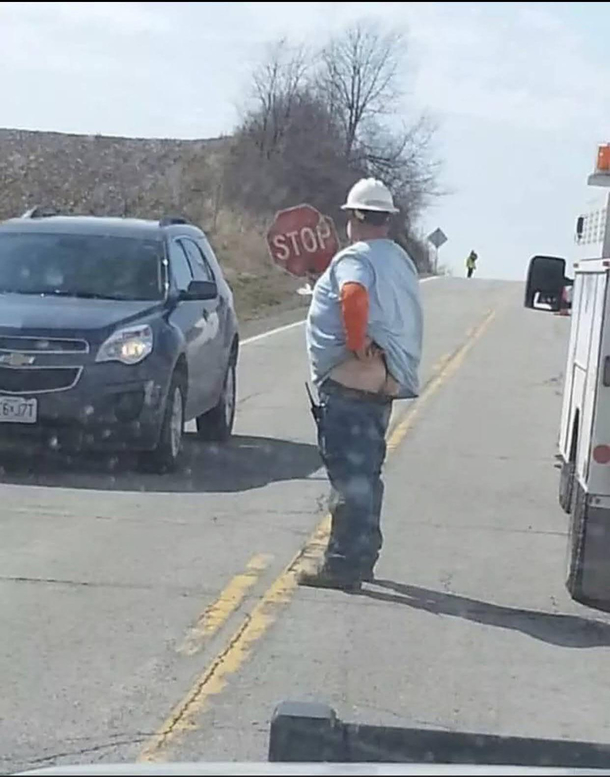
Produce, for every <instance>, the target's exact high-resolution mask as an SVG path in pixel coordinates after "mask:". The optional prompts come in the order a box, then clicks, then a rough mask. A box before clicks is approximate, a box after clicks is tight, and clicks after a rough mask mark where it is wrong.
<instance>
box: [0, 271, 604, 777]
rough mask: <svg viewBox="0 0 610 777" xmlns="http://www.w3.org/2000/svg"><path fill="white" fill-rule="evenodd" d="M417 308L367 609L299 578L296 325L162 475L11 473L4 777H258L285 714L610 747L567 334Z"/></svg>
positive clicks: (512, 306) (6, 521) (453, 303)
mask: <svg viewBox="0 0 610 777" xmlns="http://www.w3.org/2000/svg"><path fill="white" fill-rule="evenodd" d="M423 294H424V300H425V312H426V335H425V356H424V360H423V365H422V378H423V383H424V390H423V392H422V397H421V399H420V400H418V401H417V402H415V403H410V404H409V403H397V405H396V408H395V413H394V421H393V427H392V430H391V437H390V449H391V451H390V455H389V458H388V464H387V468H386V502H385V510H384V519H383V520H384V532H385V547H384V550H383V554H382V558H381V561H380V563H379V567H378V570H377V573H378V576H379V577H380V578H381V579H380V581H379V582H378V583H375V584H371V585H367V586H366V587H365V589H364V591H363V592H362V594H360V595H357V596H353V595H347V594H342V593H340V592H332V591H316V590H312V589H298V588H297V587H296V585H295V583H294V580H295V573H296V571H297V570H298V569H299V568H301V567H302V566H307V565H308V564H310V563H311V561H312V559H315V557H316V556H317V555H319V553H320V549H321V547H322V546H323V543H324V539H325V536H326V532H327V520H326V518H325V516H326V507H325V497H326V493H327V486H326V481H325V478H324V475H323V472H322V471H320V469H319V459H318V456H317V452H316V449H315V447H314V430H313V425H312V421H311V418H310V416H309V409H308V406H307V400H306V396H305V393H304V387H303V383H304V381H305V379H306V377H307V370H306V363H305V357H304V348H303V329H302V326H300V325H298V324H297V325H290V324H288V325H286V324H283V326H284V328H282V329H281V330H280V331H276V332H274V333H272V334H269V335H267V336H264V335H262V336H261V334H258V335H255V336H254V338H253V339H251V340H250V341H249V342H246V343H245V344H244V346H243V350H242V354H241V360H240V372H239V384H240V385H239V396H240V400H239V406H238V418H237V426H236V436H235V438H234V440H233V441H232V442H231V443H230V444H229V445H228V446H226V447H214V446H209V445H208V446H204V445H202V444H200V443H198V442H197V441H196V439H195V438H194V436H189V440H188V443H187V453H186V457H185V462H184V466H183V468H182V470H181V471H180V472H179V473H177V474H176V475H172V476H164V477H155V476H146V475H141V474H139V473H137V472H136V471H135V470H134V468H133V462H132V461H130V460H129V458H128V457H127V458H125V457H123V458H118V459H110V460H109V459H99V458H82V459H79V460H73V461H66V460H63V459H60V458H48V457H44V458H42V457H29V456H28V457H26V456H14V457H10V460H8V459H7V458H5V459H4V460H3V462H2V463H3V467H4V471H3V474H2V475H1V477H0V480H1V483H2V485H1V487H0V489H1V491H0V493H1V496H2V507H1V508H0V510H1V513H0V635H1V636H0V688H1V689H2V693H1V694H0V771H1V772H7V771H11V770H17V769H22V768H26V767H29V768H32V767H35V766H36V767H38V766H45V765H51V764H62V763H84V762H96V763H97V762H100V761H102V762H103V761H105V762H110V761H115V762H116V761H133V760H136V759H143V760H157V761H159V760H160V761H163V760H168V759H175V760H199V759H203V760H248V759H254V760H264V758H265V756H266V746H267V734H268V724H269V719H270V716H271V714H272V711H273V708H274V706H275V704H276V703H277V702H278V701H281V700H283V699H297V700H316V701H324V702H328V703H330V704H331V705H333V706H334V707H335V708H336V709H337V711H338V713H339V715H340V716H341V717H342V718H344V719H346V720H353V721H361V722H371V723H390V724H393V725H401V724H404V725H410V726H413V725H425V726H432V727H438V728H443V729H450V730H467V731H480V732H483V733H500V734H515V735H526V736H548V737H561V738H574V739H589V740H591V739H595V740H600V741H610V731H609V725H608V716H607V712H606V707H607V695H608V686H609V685H610V680H609V679H608V672H607V659H608V647H609V646H610V618H609V617H608V616H605V615H604V614H602V613H599V612H596V611H593V610H588V609H586V608H584V607H581V606H579V605H576V604H575V603H573V602H571V601H570V600H569V598H568V596H567V594H566V593H565V591H564V587H563V578H564V573H565V548H566V519H565V516H564V515H563V513H562V512H561V511H560V509H559V507H558V505H557V500H556V491H557V481H558V472H557V470H556V469H555V468H554V463H555V462H554V454H555V443H556V438H557V426H558V416H559V410H560V393H561V381H562V372H563V368H564V353H565V348H566V340H567V333H568V327H569V321H568V320H567V319H561V318H558V317H556V316H553V315H549V314H546V313H539V312H533V311H526V310H524V309H523V308H522V307H521V302H522V286H521V285H520V284H509V283H499V282H489V281H482V280H474V281H470V282H466V281H465V280H457V279H456V280H452V279H435V280H432V281H430V282H428V283H426V284H425V285H424V286H423ZM316 527H317V528H316ZM312 533H313V535H312ZM303 548H305V550H302V549H303Z"/></svg>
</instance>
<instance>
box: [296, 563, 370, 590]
mask: <svg viewBox="0 0 610 777" xmlns="http://www.w3.org/2000/svg"><path fill="white" fill-rule="evenodd" d="M298 582H299V585H303V586H307V587H309V588H332V589H335V590H337V591H349V592H357V591H359V590H360V587H361V583H362V581H361V580H360V578H358V577H353V576H347V575H338V574H337V573H336V572H333V571H332V570H331V569H329V568H328V567H327V566H323V567H322V568H321V569H318V570H316V571H312V572H309V571H303V572H301V573H300V574H299V576H298Z"/></svg>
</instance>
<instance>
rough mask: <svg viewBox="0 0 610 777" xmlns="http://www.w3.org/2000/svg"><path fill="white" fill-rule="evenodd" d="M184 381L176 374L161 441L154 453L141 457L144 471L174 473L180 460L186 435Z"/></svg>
mask: <svg viewBox="0 0 610 777" xmlns="http://www.w3.org/2000/svg"><path fill="white" fill-rule="evenodd" d="M184 394H185V391H184V381H183V380H182V379H181V378H180V375H179V374H178V373H176V372H175V373H174V374H173V376H172V380H171V383H170V386H169V390H168V392H167V398H166V400H165V408H164V411H163V421H162V422H161V431H160V433H159V441H158V443H157V446H156V447H155V448H154V449H153V450H152V451H144V452H143V453H142V454H141V455H140V464H141V467H142V469H143V470H144V471H146V472H154V473H157V474H163V473H166V472H173V471H174V470H175V469H176V467H177V465H178V462H179V460H180V454H181V452H182V442H183V434H184V406H185V396H184Z"/></svg>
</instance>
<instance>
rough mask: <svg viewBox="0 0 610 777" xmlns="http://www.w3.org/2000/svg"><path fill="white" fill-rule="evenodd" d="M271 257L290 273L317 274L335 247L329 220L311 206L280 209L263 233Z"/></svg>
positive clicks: (334, 232) (333, 253)
mask: <svg viewBox="0 0 610 777" xmlns="http://www.w3.org/2000/svg"><path fill="white" fill-rule="evenodd" d="M267 245H268V246H269V251H270V253H271V258H272V259H273V261H274V262H275V264H277V265H278V266H279V267H281V268H282V269H284V270H287V271H288V272H289V273H290V274H291V275H298V276H304V275H310V274H313V275H319V274H320V273H323V272H324V270H325V269H326V268H327V267H328V265H329V264H330V260H331V259H332V258H333V256H334V255H335V254H336V253H337V251H338V250H339V238H338V237H337V231H336V229H335V225H334V223H333V220H332V219H331V218H330V217H328V216H323V215H322V214H321V213H320V212H319V211H317V210H316V209H315V208H314V207H312V206H311V205H297V206H296V208H287V209H286V210H281V211H280V212H279V213H278V214H277V215H276V217H275V220H274V222H273V224H272V225H271V227H270V228H269V231H268V232H267Z"/></svg>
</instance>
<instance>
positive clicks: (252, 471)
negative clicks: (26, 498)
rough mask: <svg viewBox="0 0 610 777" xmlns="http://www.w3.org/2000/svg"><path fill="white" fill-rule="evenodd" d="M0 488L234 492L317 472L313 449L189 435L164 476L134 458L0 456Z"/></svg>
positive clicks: (240, 438)
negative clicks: (141, 466) (147, 471)
mask: <svg viewBox="0 0 610 777" xmlns="http://www.w3.org/2000/svg"><path fill="white" fill-rule="evenodd" d="M0 462H1V467H0V483H10V484H13V485H28V486H45V487H47V488H82V489H92V490H99V491H138V492H144V493H146V492H176V493H189V492H191V493H197V492H237V491H248V490H250V489H252V488H260V487H261V486H265V485H267V484H268V483H274V482H277V481H282V480H300V479H302V478H306V477H308V476H309V475H311V474H313V473H314V472H315V471H316V470H317V469H319V468H320V466H321V462H320V458H319V455H318V451H317V448H316V447H315V446H314V445H308V444H306V443H299V442H291V441H289V440H277V439H274V438H271V437H245V436H238V435H236V436H234V437H232V438H231V440H230V441H229V442H228V443H224V444H222V445H214V444H210V443H202V442H201V441H200V440H198V438H197V437H196V435H194V434H187V435H186V438H185V449H184V454H183V459H182V462H181V465H180V469H179V470H178V471H177V472H174V473H171V474H166V475H149V474H144V473H142V472H139V471H138V467H137V459H136V458H135V457H134V456H131V455H127V454H124V455H123V454H121V455H118V456H117V455H113V456H109V455H106V456H101V455H95V456H94V455H87V456H85V455H82V454H77V455H75V456H70V455H67V454H59V453H45V454H44V455H35V454H32V455H28V456H24V455H16V454H15V453H14V452H12V453H11V454H8V455H7V454H6V452H4V453H2V454H0Z"/></svg>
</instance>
